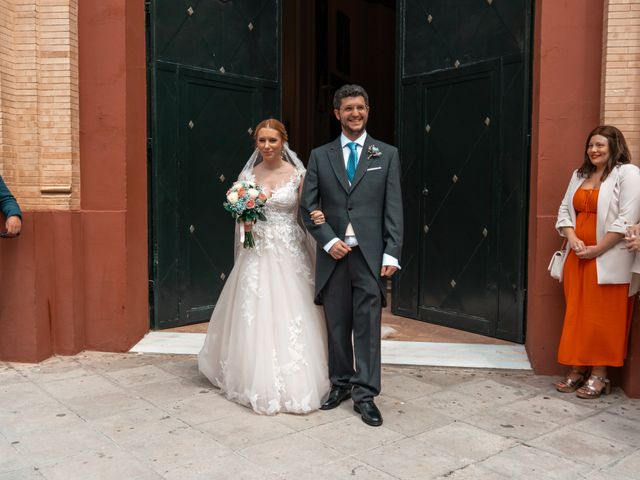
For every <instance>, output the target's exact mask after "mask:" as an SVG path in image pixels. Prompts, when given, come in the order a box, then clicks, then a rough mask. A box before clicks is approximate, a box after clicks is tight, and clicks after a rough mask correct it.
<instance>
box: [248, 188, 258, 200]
mask: <svg viewBox="0 0 640 480" xmlns="http://www.w3.org/2000/svg"><path fill="white" fill-rule="evenodd" d="M258 195H260V192H259V191H258V190H256V189H255V188H250V189H249V198H250V199H251V200H255V199H256V198H258Z"/></svg>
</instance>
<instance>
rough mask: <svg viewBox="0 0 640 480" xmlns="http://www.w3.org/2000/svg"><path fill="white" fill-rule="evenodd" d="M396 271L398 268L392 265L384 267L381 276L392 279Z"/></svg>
mask: <svg viewBox="0 0 640 480" xmlns="http://www.w3.org/2000/svg"><path fill="white" fill-rule="evenodd" d="M396 270H398V268H397V267H392V266H391V265H383V266H382V268H381V269H380V276H381V277H387V278H391V277H392V276H393V274H394V273H396Z"/></svg>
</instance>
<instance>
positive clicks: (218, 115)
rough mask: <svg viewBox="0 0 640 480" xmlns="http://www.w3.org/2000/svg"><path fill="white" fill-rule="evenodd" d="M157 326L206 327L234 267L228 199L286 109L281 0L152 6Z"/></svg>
mask: <svg viewBox="0 0 640 480" xmlns="http://www.w3.org/2000/svg"><path fill="white" fill-rule="evenodd" d="M148 8H149V16H148V32H149V44H148V51H149V55H148V57H149V72H150V82H149V94H150V112H151V115H150V116H151V118H150V152H151V153H150V162H149V165H150V172H149V173H150V175H149V178H150V182H151V185H150V192H151V200H150V223H151V225H150V232H151V234H150V247H151V249H150V251H151V252H152V255H151V259H150V260H151V265H150V271H151V275H150V276H151V292H152V299H151V303H152V312H153V315H152V317H153V320H152V327H154V328H170V327H176V326H180V325H186V324H190V323H195V322H201V321H206V320H208V319H209V317H210V316H211V312H212V310H213V307H214V305H215V302H216V300H217V298H218V295H219V294H220V291H221V290H222V287H223V285H224V282H225V279H226V276H227V275H228V274H229V272H230V270H231V267H232V265H233V231H234V224H233V220H232V219H231V218H230V217H229V215H228V213H226V212H225V211H224V210H223V208H222V202H223V200H224V194H225V192H226V190H227V189H228V188H229V186H230V185H231V183H232V182H233V181H234V180H235V178H236V176H237V174H238V173H239V171H240V169H241V168H242V166H243V165H244V163H245V162H246V160H247V159H248V158H249V155H250V154H251V151H252V149H253V138H252V133H253V130H252V128H253V127H254V126H255V125H256V124H257V123H258V121H260V120H261V119H263V118H266V117H268V116H278V114H279V109H280V30H281V26H280V25H281V23H280V11H281V5H280V1H278V0H243V1H242V2H234V1H224V0H189V1H182V0H180V1H176V0H152V1H151V2H150V3H149V5H148Z"/></svg>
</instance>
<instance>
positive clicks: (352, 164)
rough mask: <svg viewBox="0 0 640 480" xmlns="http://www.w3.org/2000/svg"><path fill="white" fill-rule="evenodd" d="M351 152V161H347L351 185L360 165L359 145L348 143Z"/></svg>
mask: <svg viewBox="0 0 640 480" xmlns="http://www.w3.org/2000/svg"><path fill="white" fill-rule="evenodd" d="M347 146H348V147H349V150H351V152H350V153H349V160H348V161H347V178H348V179H349V183H351V182H352V181H353V177H354V176H355V174H356V165H357V164H358V144H357V143H356V142H349V143H347Z"/></svg>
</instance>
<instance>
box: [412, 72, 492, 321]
mask: <svg viewBox="0 0 640 480" xmlns="http://www.w3.org/2000/svg"><path fill="white" fill-rule="evenodd" d="M493 77H494V76H493V71H492V70H488V71H486V72H482V73H479V74H478V73H471V74H468V75H464V74H460V73H456V75H455V79H451V78H446V77H445V78H441V79H438V80H436V81H435V82H433V83H431V84H427V85H425V87H424V90H425V93H424V107H423V108H424V111H425V113H426V127H425V131H426V133H427V134H426V135H425V136H424V139H425V156H424V163H423V173H422V180H423V188H424V189H426V190H428V194H426V195H423V196H422V201H423V208H422V212H423V213H422V216H423V229H422V242H421V248H422V251H423V255H422V261H421V269H420V271H421V289H420V303H419V305H420V316H421V317H424V318H425V319H427V320H430V321H433V322H435V323H448V321H447V319H448V317H450V316H451V315H457V316H459V317H460V321H461V322H464V323H465V328H466V329H471V330H474V331H478V332H482V333H485V334H489V333H491V328H490V324H491V319H493V318H494V317H495V314H496V302H495V300H494V298H493V297H494V296H495V294H494V291H492V290H495V268H494V265H495V247H493V246H492V243H495V240H494V239H495V235H494V232H495V223H496V222H495V216H494V208H493V207H494V206H493V201H492V197H493V195H492V192H493V188H494V171H495V166H494V165H493V163H494V162H493V159H494V156H493V155H492V150H493V149H494V144H495V135H494V131H495V126H494V125H491V120H490V119H491V118H494V119H495V114H494V112H495V97H494V95H492V91H493V85H494V84H495V80H494V78H493ZM494 121H495V120H494ZM427 130H428V131H427ZM452 133H453V135H452ZM425 193H426V192H425ZM489 234H491V235H489ZM492 247H493V248H492ZM438 312H439V313H440V315H438V314H437V313H438Z"/></svg>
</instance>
